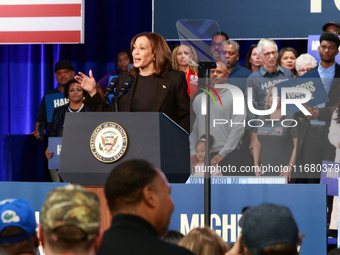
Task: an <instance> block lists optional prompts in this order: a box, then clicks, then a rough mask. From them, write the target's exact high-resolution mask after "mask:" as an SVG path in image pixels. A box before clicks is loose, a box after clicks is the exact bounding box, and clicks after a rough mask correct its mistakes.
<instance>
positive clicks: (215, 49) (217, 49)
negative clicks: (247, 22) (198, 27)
mask: <svg viewBox="0 0 340 255" xmlns="http://www.w3.org/2000/svg"><path fill="white" fill-rule="evenodd" d="M226 40H229V36H228V35H227V34H226V33H225V32H216V33H215V34H214V35H213V37H212V39H211V44H210V50H211V56H212V57H213V58H214V59H215V60H216V61H220V54H221V46H222V43H223V42H224V41H226Z"/></svg>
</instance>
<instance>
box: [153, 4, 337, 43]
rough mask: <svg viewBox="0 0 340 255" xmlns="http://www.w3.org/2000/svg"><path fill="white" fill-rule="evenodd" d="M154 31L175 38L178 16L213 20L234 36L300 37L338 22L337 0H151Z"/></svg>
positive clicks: (176, 37) (313, 33) (242, 37)
mask: <svg viewBox="0 0 340 255" xmlns="http://www.w3.org/2000/svg"><path fill="white" fill-rule="evenodd" d="M153 3H154V5H153V7H154V8H153V31H154V32H156V33H159V34H161V35H163V36H164V37H165V38H166V39H170V40H171V39H178V34H177V30H176V26H175V24H176V22H177V21H178V20H180V19H213V20H215V21H216V22H217V23H218V24H219V27H220V30H221V31H224V32H226V33H227V34H228V35H229V37H230V38H233V39H262V38H276V39H279V38H286V39H293V38H300V39H302V38H303V39H306V38H307V37H308V35H316V34H321V33H322V32H323V31H322V26H323V25H324V24H326V23H327V22H329V21H331V20H336V21H339V17H340V1H339V0H327V1H326V0H299V1H296V0H278V1H253V0H242V1H234V0H224V1H220V0H210V1H203V0H199V1H197V0H185V1H182V0H173V1H171V4H170V3H169V2H168V1H164V0H153Z"/></svg>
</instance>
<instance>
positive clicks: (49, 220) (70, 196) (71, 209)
mask: <svg viewBox="0 0 340 255" xmlns="http://www.w3.org/2000/svg"><path fill="white" fill-rule="evenodd" d="M41 224H42V227H43V229H44V231H54V230H56V229H57V228H59V227H63V226H75V227H78V228H79V229H81V230H82V231H83V232H84V233H85V234H86V240H91V239H93V238H95V237H96V236H97V234H98V231H99V227H100V205H99V199H98V196H97V195H96V194H94V193H92V192H90V191H88V190H87V189H85V188H83V187H81V186H79V185H73V184H69V185H66V186H63V187H59V188H56V189H53V190H51V191H50V192H49V193H48V195H47V199H46V201H45V203H44V205H43V207H42V210H41Z"/></svg>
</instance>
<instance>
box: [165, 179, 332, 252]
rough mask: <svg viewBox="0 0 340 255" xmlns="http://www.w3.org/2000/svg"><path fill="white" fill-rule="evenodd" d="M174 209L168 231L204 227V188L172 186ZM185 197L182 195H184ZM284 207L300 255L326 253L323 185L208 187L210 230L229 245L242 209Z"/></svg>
mask: <svg viewBox="0 0 340 255" xmlns="http://www.w3.org/2000/svg"><path fill="white" fill-rule="evenodd" d="M171 187H172V194H171V196H172V198H173V200H174V203H175V210H174V212H173V214H172V217H171V222H170V227H169V229H173V230H179V231H181V232H182V233H183V234H187V233H188V232H189V231H190V230H191V229H192V228H195V227H200V226H204V199H203V198H204V196H203V194H204V186H203V185H195V184H172V185H171ZM183 194H185V195H183ZM263 202H267V203H276V204H280V205H284V206H287V207H288V208H289V209H290V210H291V212H292V214H293V216H294V218H295V220H296V222H297V224H298V227H299V229H300V232H301V234H304V239H303V244H302V247H301V254H320V255H321V254H324V255H325V254H326V253H327V247H326V185H324V184H316V185H309V184H288V185H282V184H278V185H266V184H257V185H250V184H245V185H242V184H228V185H212V187H211V227H212V228H213V229H214V230H215V231H216V232H217V233H218V234H219V235H221V237H222V238H223V240H224V241H226V242H228V243H234V242H235V241H236V240H237V237H238V235H239V234H240V231H241V229H240V228H239V227H238V221H239V219H240V218H241V217H242V209H243V208H244V207H246V206H255V205H258V204H260V203H263Z"/></svg>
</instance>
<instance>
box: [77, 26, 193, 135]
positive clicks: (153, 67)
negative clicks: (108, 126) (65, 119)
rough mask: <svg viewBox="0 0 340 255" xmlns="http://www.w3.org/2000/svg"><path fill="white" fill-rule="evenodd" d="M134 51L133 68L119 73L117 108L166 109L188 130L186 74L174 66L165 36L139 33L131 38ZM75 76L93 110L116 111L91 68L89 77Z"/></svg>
mask: <svg viewBox="0 0 340 255" xmlns="http://www.w3.org/2000/svg"><path fill="white" fill-rule="evenodd" d="M131 51H132V57H133V67H132V68H131V70H130V73H121V74H120V75H119V76H118V79H119V81H118V85H117V87H116V92H115V93H114V95H115V98H114V99H113V101H118V102H117V106H118V111H119V112H163V113H165V114H166V115H167V116H169V117H170V118H171V119H172V120H173V121H175V122H176V123H177V124H178V125H180V126H181V127H182V128H183V129H185V130H186V131H187V132H189V126H190V106H189V104H190V99H189V95H188V93H187V89H188V88H187V82H186V78H185V74H184V73H183V72H181V71H177V70H174V69H172V67H171V62H170V59H171V51H170V49H169V46H168V45H167V43H166V41H165V40H164V38H163V37H162V36H161V35H159V34H156V33H151V32H144V33H140V34H138V35H136V36H135V37H134V38H133V39H132V41H131ZM75 79H76V80H77V81H79V83H80V84H81V87H82V88H83V89H84V90H86V91H87V92H88V93H89V95H88V96H87V97H86V99H85V101H84V102H85V103H86V104H87V105H88V106H89V107H90V108H91V110H92V111H115V110H116V107H115V106H114V104H113V103H110V105H108V104H106V103H105V101H104V99H103V98H102V97H101V95H100V94H99V93H98V92H97V90H96V81H95V79H94V77H93V74H92V71H91V70H90V71H89V76H87V75H85V74H83V73H82V72H79V75H77V76H76V77H75ZM111 83H112V82H111ZM122 91H123V92H122ZM124 93H126V95H123V94H124Z"/></svg>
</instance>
